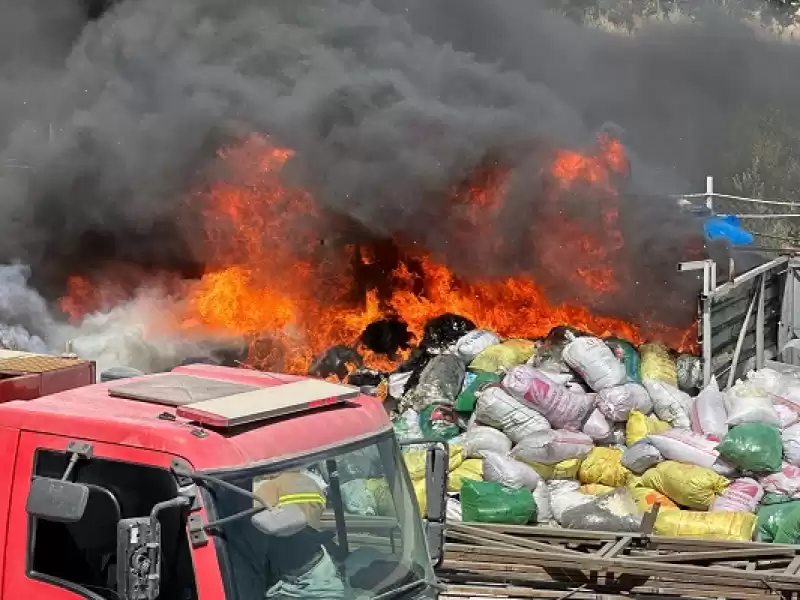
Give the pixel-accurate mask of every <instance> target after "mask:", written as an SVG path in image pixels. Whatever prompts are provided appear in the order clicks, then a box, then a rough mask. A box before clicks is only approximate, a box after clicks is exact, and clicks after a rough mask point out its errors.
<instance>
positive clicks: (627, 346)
mask: <svg viewBox="0 0 800 600" xmlns="http://www.w3.org/2000/svg"><path fill="white" fill-rule="evenodd" d="M605 343H606V345H607V346H608V347H609V348H611V351H612V352H613V353H614V356H616V357H617V360H618V361H619V362H621V363H622V364H623V365H625V373H627V375H628V380H629V381H632V382H633V383H642V375H641V372H640V370H639V369H640V365H639V352H638V351H637V350H636V348H635V347H634V345H633V344H631V343H630V342H627V341H625V340H621V339H619V338H613V337H612V338H607V339H606V340H605Z"/></svg>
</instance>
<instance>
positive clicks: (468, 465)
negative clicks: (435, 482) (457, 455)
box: [447, 458, 483, 493]
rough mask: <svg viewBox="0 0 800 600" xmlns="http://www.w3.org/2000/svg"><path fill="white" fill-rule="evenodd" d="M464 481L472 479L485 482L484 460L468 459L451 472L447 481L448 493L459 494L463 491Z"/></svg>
mask: <svg viewBox="0 0 800 600" xmlns="http://www.w3.org/2000/svg"><path fill="white" fill-rule="evenodd" d="M464 479H472V480H473V481H483V459H482V458H468V459H467V460H465V461H464V462H462V463H461V464H460V465H459V466H458V467H457V468H455V469H453V470H452V471H451V472H450V475H449V477H448V479H447V491H448V492H451V493H458V492H460V491H461V483H462V482H463V480H464Z"/></svg>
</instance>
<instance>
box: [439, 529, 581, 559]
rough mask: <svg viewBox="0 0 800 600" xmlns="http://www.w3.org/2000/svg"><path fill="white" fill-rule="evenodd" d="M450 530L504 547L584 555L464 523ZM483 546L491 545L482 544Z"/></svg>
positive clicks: (455, 534)
mask: <svg viewBox="0 0 800 600" xmlns="http://www.w3.org/2000/svg"><path fill="white" fill-rule="evenodd" d="M448 530H449V531H451V532H453V535H454V536H458V535H461V536H463V535H464V534H467V535H469V536H473V537H477V538H483V539H484V540H486V541H489V542H497V543H498V544H502V545H503V546H511V547H515V546H516V547H520V548H528V549H530V550H544V551H545V552H558V553H562V554H578V555H581V554H583V553H582V552H578V551H577V550H570V549H569V548H564V547H561V546H555V545H553V544H546V543H543V542H537V541H534V540H526V539H524V538H521V537H519V536H513V535H508V534H506V533H496V532H494V531H489V530H486V529H481V528H479V527H471V526H469V525H464V524H463V523H459V524H454V525H450V526H448ZM481 545H491V544H481Z"/></svg>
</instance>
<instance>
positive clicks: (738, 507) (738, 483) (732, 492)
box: [709, 477, 764, 513]
mask: <svg viewBox="0 0 800 600" xmlns="http://www.w3.org/2000/svg"><path fill="white" fill-rule="evenodd" d="M763 497H764V488H763V487H761V484H760V483H758V482H757V481H756V480H755V479H751V478H750V477H741V478H740V479H736V480H734V481H732V482H731V484H730V485H729V486H728V488H727V489H726V490H725V491H724V492H722V495H720V496H717V497H716V498H714V500H713V502H711V506H710V507H709V510H720V511H729V512H750V513H754V512H756V509H757V508H758V504H759V502H761V499H762V498H763Z"/></svg>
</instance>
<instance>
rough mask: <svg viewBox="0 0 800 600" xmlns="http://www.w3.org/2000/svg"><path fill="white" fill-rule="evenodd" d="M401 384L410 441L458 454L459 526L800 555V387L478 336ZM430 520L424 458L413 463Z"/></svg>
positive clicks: (452, 509) (394, 390)
mask: <svg viewBox="0 0 800 600" xmlns="http://www.w3.org/2000/svg"><path fill="white" fill-rule="evenodd" d="M464 329H469V330H468V331H465V330H462V331H460V332H459V335H458V336H457V337H456V336H452V337H451V339H446V340H444V341H443V342H442V344H441V345H440V346H439V347H438V348H436V349H435V351H432V350H431V349H430V348H428V349H427V350H426V353H427V355H424V354H425V353H423V355H420V354H418V355H417V356H416V358H415V361H416V364H415V366H414V368H413V369H410V370H405V371H403V370H402V369H401V372H399V373H395V374H392V375H390V376H389V380H388V389H389V390H390V392H389V393H390V394H391V395H392V396H394V397H395V399H396V400H397V405H398V409H397V414H396V416H395V418H394V420H393V422H394V427H395V431H396V433H397V435H398V438H399V439H400V441H401V442H403V441H404V440H411V439H418V438H435V439H442V440H447V441H448V442H449V444H450V450H451V461H450V479H449V485H448V492H449V499H448V511H447V514H448V518H450V519H455V520H464V521H473V522H487V523H509V524H525V523H530V524H533V523H543V524H547V525H550V526H561V527H566V528H576V529H593V530H604V531H616V532H618V531H637V530H639V528H640V527H641V520H642V517H643V516H644V514H645V513H646V512H648V511H649V510H651V508H652V507H653V506H654V505H655V504H658V505H660V510H659V514H658V518H657V520H656V523H655V526H654V532H655V533H656V534H660V535H671V536H690V537H700V538H708V539H725V540H750V539H758V540H761V541H775V542H782V543H800V378H795V377H792V376H789V375H785V374H779V373H777V372H775V371H771V370H769V369H763V370H761V371H757V372H751V373H749V374H748V376H747V378H746V379H745V380H743V381H739V382H737V383H736V385H734V386H733V387H732V388H731V389H729V390H727V391H721V390H720V389H719V387H718V385H717V383H716V381H712V382H711V384H710V385H708V386H707V387H706V388H705V389H702V390H701V389H699V388H700V387H701V381H702V370H701V365H700V361H699V359H698V358H696V357H693V356H688V355H681V356H678V355H676V354H675V353H674V352H672V351H671V350H669V349H668V348H667V347H665V346H663V345H660V344H652V343H651V344H643V345H642V346H640V347H638V348H636V347H634V346H633V345H632V344H630V343H628V342H626V341H624V340H620V339H600V338H597V337H594V336H590V335H585V334H583V333H581V332H579V331H576V330H574V329H571V328H567V327H558V328H555V329H554V330H553V331H551V332H550V334H549V335H548V336H547V337H546V338H545V339H542V340H535V341H533V340H522V339H506V340H503V339H501V338H500V337H499V336H497V335H495V334H494V333H492V332H489V331H484V330H480V329H475V328H474V327H472V328H464ZM404 452H405V456H406V462H407V464H408V465H409V468H410V471H411V476H412V479H413V481H414V487H415V491H416V493H417V498H418V501H419V504H420V507H421V509H422V510H423V511H424V509H425V506H424V503H425V498H424V492H425V489H424V488H425V481H424V456H425V452H424V448H423V447H420V446H413V447H407V448H406V450H404Z"/></svg>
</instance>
